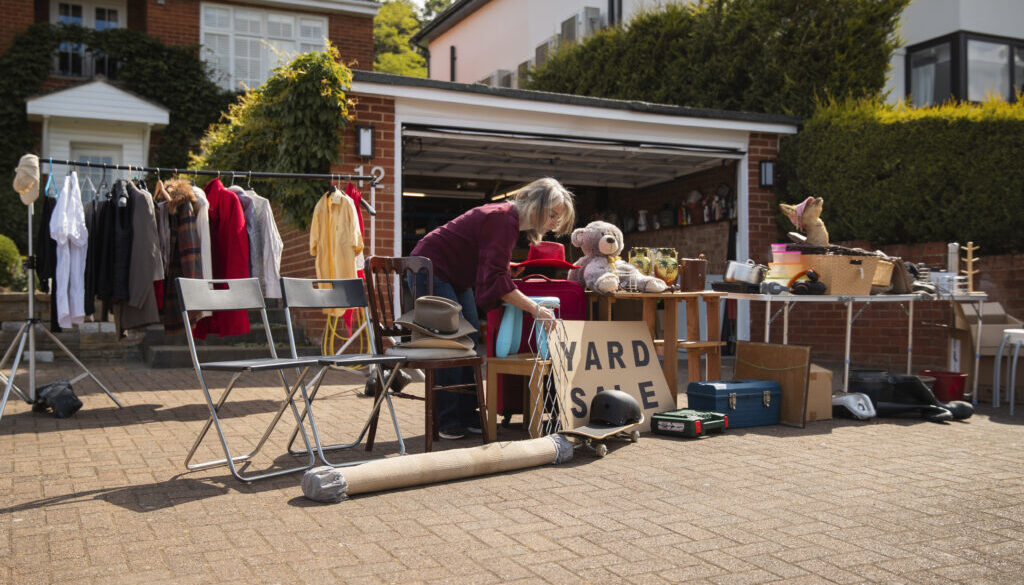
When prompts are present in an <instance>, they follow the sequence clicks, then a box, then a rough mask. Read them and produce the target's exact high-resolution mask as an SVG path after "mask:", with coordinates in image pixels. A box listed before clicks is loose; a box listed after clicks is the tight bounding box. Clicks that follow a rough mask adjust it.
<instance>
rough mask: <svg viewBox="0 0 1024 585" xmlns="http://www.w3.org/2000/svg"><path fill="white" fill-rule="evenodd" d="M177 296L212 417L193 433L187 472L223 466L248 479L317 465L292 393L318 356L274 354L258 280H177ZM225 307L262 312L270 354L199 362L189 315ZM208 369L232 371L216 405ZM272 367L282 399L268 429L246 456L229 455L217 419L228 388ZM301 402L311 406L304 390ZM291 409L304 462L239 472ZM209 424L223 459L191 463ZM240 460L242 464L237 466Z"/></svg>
mask: <svg viewBox="0 0 1024 585" xmlns="http://www.w3.org/2000/svg"><path fill="white" fill-rule="evenodd" d="M178 295H179V299H180V301H181V312H182V317H183V318H184V321H185V324H186V326H185V337H186V339H187V340H188V349H189V353H190V354H191V356H192V365H193V366H194V367H195V370H196V377H197V378H199V385H200V386H201V387H202V389H203V395H204V396H205V397H206V404H207V406H209V407H210V418H209V419H207V421H206V424H205V425H204V426H203V429H202V431H200V433H199V436H198V437H196V440H195V443H193V444H192V449H191V450H190V451H189V453H188V456H187V457H186V458H185V466H186V467H187V468H188V469H189V470H199V469H208V468H210V467H216V466H220V465H227V466H228V467H229V468H230V469H231V474H232V475H234V476H235V477H236V478H238V479H239V480H241V481H246V482H250V481H256V480H259V479H265V478H268V477H275V476H278V475H284V474H288V473H294V472H296V471H304V470H306V469H309V468H310V467H312V466H313V464H314V463H315V459H314V456H313V451H312V449H311V448H310V442H309V437H308V436H307V435H306V430H305V428H302V427H301V420H302V419H301V418H300V416H299V410H298V408H297V407H296V405H295V393H296V392H297V391H298V390H300V389H302V384H301V382H302V378H303V377H305V375H306V373H307V372H308V371H309V369H310V368H312V367H314V366H318V365H319V364H320V360H319V359H318V358H317V357H308V358H279V357H277V350H276V349H275V348H274V339H273V337H272V336H271V334H270V323H269V321H268V320H267V308H266V304H265V303H264V300H263V293H262V291H261V290H260V284H259V280H257V279H255V278H244V279H235V280H215V279H209V280H204V279H193V278H178ZM226 310H257V311H259V312H260V316H261V317H262V319H263V328H264V330H265V331H266V336H267V346H268V348H269V350H270V357H267V358H257V359H247V360H233V361H224V362H206V363H201V362H200V361H199V355H198V353H197V352H196V343H195V339H194V338H193V337H192V330H191V328H190V327H188V323H189V314H190V313H199V312H203V311H226ZM293 368H295V369H298V370H300V373H299V378H298V380H297V381H296V383H295V384H293V385H289V383H288V381H287V380H286V379H285V375H284V372H285V371H286V370H290V369H293ZM208 371H221V372H233V373H234V375H233V376H232V377H231V380H230V382H228V385H227V387H225V388H224V391H223V393H222V394H221V395H220V398H219V399H218V400H217V402H216V403H215V402H214V401H213V397H212V396H211V394H210V388H209V386H208V385H207V383H206V376H205V372H208ZM270 371H273V372H277V373H278V376H279V377H280V378H281V387H282V389H283V390H284V399H283V401H282V403H281V408H280V409H279V410H278V411H277V414H276V415H275V416H274V418H273V419H272V420H271V422H270V424H269V425H267V429H266V431H264V433H263V435H262V437H260V439H259V440H258V441H257V442H256V446H255V447H254V448H253V449H252V451H250V452H249V453H248V454H246V455H238V456H232V455H231V449H230V448H229V447H228V440H227V437H226V436H225V435H224V429H223V427H222V425H221V419H220V417H219V413H220V410H221V408H222V407H223V406H224V403H225V402H226V401H227V399H228V396H229V395H230V394H231V390H232V389H233V388H234V387H235V383H236V382H237V381H238V380H239V378H241V377H242V376H243V375H244V374H247V373H256V372H270ZM302 400H303V402H304V403H305V405H306V408H307V409H308V408H309V405H308V402H307V400H306V396H305V392H303V394H302ZM289 408H290V409H291V411H292V414H293V415H294V417H295V421H296V423H298V424H299V425H300V428H299V432H300V433H301V434H302V441H303V442H304V443H305V444H306V451H307V454H308V460H307V462H306V463H305V464H303V465H299V466H297V467H291V468H288V469H280V470H274V471H268V472H264V473H255V474H251V475H242V474H241V472H240V469H244V468H245V467H247V466H248V465H249V464H250V463H251V459H252V457H253V456H255V455H256V453H257V452H259V450H260V449H261V448H262V447H263V445H264V444H265V443H266V442H267V439H268V438H269V437H270V434H271V432H272V431H273V430H274V427H275V426H276V425H277V423H278V421H279V420H280V419H281V415H283V414H284V411H285V410H286V409H289ZM211 426H213V427H214V428H216V429H217V435H218V436H219V437H220V443H221V446H222V447H223V448H224V459H215V460H210V461H204V462H202V463H191V461H192V457H194V456H195V454H196V450H197V449H198V448H199V445H200V444H201V443H202V441H203V439H204V438H205V437H206V434H207V433H208V432H209V430H210V427H211ZM239 464H241V466H240V467H239Z"/></svg>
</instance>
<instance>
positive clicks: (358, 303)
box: [281, 277, 405, 467]
mask: <svg viewBox="0 0 1024 585" xmlns="http://www.w3.org/2000/svg"><path fill="white" fill-rule="evenodd" d="M281 299H282V301H283V304H284V308H285V309H284V312H285V323H286V325H287V326H288V343H289V346H290V347H291V354H292V357H293V358H298V351H297V348H296V345H295V331H294V329H293V327H292V309H358V310H362V311H363V312H364V316H365V317H366V322H367V323H369V316H370V309H369V306H368V304H367V299H366V290H365V289H364V287H363V280H362V279H360V278H348V279H342V280H314V279H307V278H287V277H285V278H281ZM367 330H368V331H369V334H370V347H371V348H376V347H377V345H376V344H375V343H373V331H372V329H370V328H367ZM342 350H344V347H343V348H342ZM316 359H317V360H319V361H318V363H319V365H320V366H321V367H320V371H319V372H317V375H316V376H315V378H314V379H313V380H312V381H311V383H312V385H313V389H312V390H311V391H307V389H306V384H305V383H302V392H303V393H304V396H305V397H306V399H307V404H308V406H307V410H306V411H304V412H303V413H302V414H301V415H300V417H299V418H300V420H301V419H303V418H305V417H306V416H309V425H310V428H311V429H312V434H313V441H314V443H315V444H316V451H317V455H318V456H319V458H320V460H321V461H323V463H324V464H325V465H332V466H334V467H347V466H350V465H358V464H360V463H365V462H366V461H367V460H365V459H364V460H361V461H346V462H343V463H332V462H331V461H329V460H328V459H327V457H326V455H325V451H335V450H339V449H350V448H352V447H355V446H356V445H358V444H359V443H361V442H362V441H363V438H364V437H365V436H366V433H367V431H368V429H369V428H370V423H371V421H376V418H377V415H378V413H379V412H380V407H381V404H382V403H383V402H385V401H386V402H387V404H388V410H389V411H390V412H391V422H392V424H393V425H394V427H395V435H396V436H397V437H398V445H399V455H405V441H404V440H403V439H402V431H401V430H400V429H399V428H398V416H397V415H396V414H395V406H394V404H393V403H392V402H391V393H390V392H389V391H388V390H389V389H390V388H391V382H392V380H394V377H395V375H396V374H397V372H398V371H399V369H400V368H401V367H402V364H403V363H404V362H405V358H403V357H398V356H384V355H381V354H377V353H353V354H344V353H341V354H338V355H325V356H319V357H318V358H316ZM353 366H376V367H373V368H370V369H371V370H372V371H373V372H374V375H376V376H377V388H378V391H377V392H376V394H375V395H374V400H373V406H372V407H371V408H370V413H369V416H367V418H366V423H365V424H363V428H362V430H361V431H360V432H359V436H357V437H356V439H355V440H354V441H352V442H350V443H344V444H336V445H327V446H324V445H323V444H322V441H321V440H320V432H319V430H318V428H317V424H316V418H315V417H314V416H313V410H312V408H311V406H312V404H313V401H314V399H315V398H316V395H317V392H319V391H320V385H321V384H322V383H323V380H324V377H325V374H326V373H327V370H328V369H330V368H334V367H346V368H347V367H353ZM385 369H388V370H390V372H391V374H390V375H389V376H388V377H387V380H385V379H384V377H383V374H382V372H383V371H384V370H385ZM300 380H301V378H300ZM360 387H362V384H360ZM301 430H302V426H301V424H300V425H298V426H296V428H295V430H294V431H292V436H291V440H290V441H289V443H288V445H289V449H291V445H292V443H293V442H294V441H295V437H296V435H297V434H298V433H299V432H300V431H301ZM368 447H369V446H368ZM307 449H308V445H307ZM367 450H369V448H368V449H367ZM291 453H293V454H303V453H304V452H302V451H291Z"/></svg>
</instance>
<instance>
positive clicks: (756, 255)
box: [747, 134, 780, 263]
mask: <svg viewBox="0 0 1024 585" xmlns="http://www.w3.org/2000/svg"><path fill="white" fill-rule="evenodd" d="M778 153H779V136H778V135H777V134H751V135H750V146H749V150H748V157H747V160H748V164H747V185H748V188H749V192H750V198H749V211H750V222H749V223H750V257H751V258H753V259H754V260H756V261H758V262H760V263H767V262H768V261H769V260H770V259H771V253H772V249H771V243H772V242H776V241H779V240H778V239H777V238H778V237H779V235H780V234H779V228H778V225H777V224H776V223H775V210H776V208H777V206H778V200H777V199H776V198H775V193H774V192H773V191H772V190H771V189H762V188H760V187H759V186H758V179H759V172H760V166H761V161H763V160H770V159H775V158H777V157H778Z"/></svg>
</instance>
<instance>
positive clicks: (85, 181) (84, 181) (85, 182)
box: [78, 169, 100, 203]
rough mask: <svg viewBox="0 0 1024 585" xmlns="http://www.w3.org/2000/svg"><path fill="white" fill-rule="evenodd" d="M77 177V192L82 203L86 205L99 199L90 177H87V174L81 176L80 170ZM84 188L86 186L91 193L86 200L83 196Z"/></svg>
mask: <svg viewBox="0 0 1024 585" xmlns="http://www.w3.org/2000/svg"><path fill="white" fill-rule="evenodd" d="M78 177H79V181H78V183H79V190H80V191H81V192H82V203H88V202H89V201H92V200H93V199H96V198H97V197H99V195H100V193H99V191H97V190H96V185H94V184H93V182H92V177H91V176H89V174H88V173H86V174H84V175H83V174H81V169H79V175H78ZM86 186H88V188H89V191H91V192H92V194H91V195H90V196H89V197H88V198H86V196H85V193H86V191H85V189H86Z"/></svg>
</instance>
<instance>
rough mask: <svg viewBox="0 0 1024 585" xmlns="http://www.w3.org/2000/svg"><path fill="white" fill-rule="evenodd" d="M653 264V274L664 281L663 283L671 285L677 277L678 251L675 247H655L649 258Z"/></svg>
mask: <svg viewBox="0 0 1024 585" xmlns="http://www.w3.org/2000/svg"><path fill="white" fill-rule="evenodd" d="M651 263H652V264H653V266H654V276H657V277H658V278H660V279H662V280H664V281H665V284H667V285H669V286H672V285H674V284H675V283H676V279H677V278H678V277H679V253H678V252H676V249H675V248H656V249H655V250H654V256H653V258H652V260H651Z"/></svg>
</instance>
